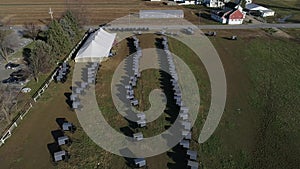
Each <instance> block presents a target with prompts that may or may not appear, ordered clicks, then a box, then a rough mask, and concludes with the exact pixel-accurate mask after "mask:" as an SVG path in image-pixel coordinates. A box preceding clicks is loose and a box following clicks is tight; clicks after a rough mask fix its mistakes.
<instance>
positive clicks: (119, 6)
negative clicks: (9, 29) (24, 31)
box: [0, 0, 178, 25]
mask: <svg viewBox="0 0 300 169" xmlns="http://www.w3.org/2000/svg"><path fill="white" fill-rule="evenodd" d="M50 7H51V8H52V11H53V12H54V17H55V18H59V17H60V16H61V14H62V13H63V12H64V11H65V10H66V9H67V8H69V9H73V10H76V11H78V12H79V13H80V14H81V15H84V16H85V18H86V21H87V22H88V23H87V24H92V25H97V24H102V23H106V22H109V21H112V20H114V19H116V18H119V17H122V16H126V15H128V14H129V13H133V12H138V11H139V10H140V9H149V8H151V9H161V8H162V7H164V9H166V8H173V9H174V8H178V7H170V6H165V5H163V4H162V3H149V2H144V1H142V0H126V1H122V0H113V1H110V0H84V1H83V0H81V1H80V0H77V1H75V0H65V1H62V0H52V1H46V0H14V1H10V0H2V1H1V2H0V20H2V22H4V23H7V24H15V25H16V24H17V25H22V24H24V23H25V22H34V23H37V24H45V23H47V22H49V21H50V15H49V14H48V12H49V8H50Z"/></svg>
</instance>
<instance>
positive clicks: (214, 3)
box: [203, 0, 230, 8]
mask: <svg viewBox="0 0 300 169" xmlns="http://www.w3.org/2000/svg"><path fill="white" fill-rule="evenodd" d="M229 1H230V0H203V4H205V5H206V6H207V7H211V8H221V7H223V6H224V5H225V3H227V2H229Z"/></svg>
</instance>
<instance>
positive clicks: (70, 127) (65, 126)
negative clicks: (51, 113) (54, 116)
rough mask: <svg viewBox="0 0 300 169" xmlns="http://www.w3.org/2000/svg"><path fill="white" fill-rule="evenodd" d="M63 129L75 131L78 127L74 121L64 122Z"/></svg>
mask: <svg viewBox="0 0 300 169" xmlns="http://www.w3.org/2000/svg"><path fill="white" fill-rule="evenodd" d="M62 129H63V131H71V132H74V131H75V130H76V127H75V126H74V125H73V124H72V123H69V122H65V123H63V124H62Z"/></svg>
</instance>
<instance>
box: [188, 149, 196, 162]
mask: <svg viewBox="0 0 300 169" xmlns="http://www.w3.org/2000/svg"><path fill="white" fill-rule="evenodd" d="M186 154H187V155H188V156H189V157H190V160H197V151H193V150H187V152H186Z"/></svg>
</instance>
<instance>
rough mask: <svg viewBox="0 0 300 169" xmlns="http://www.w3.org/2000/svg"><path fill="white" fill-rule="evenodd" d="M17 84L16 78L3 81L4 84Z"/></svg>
mask: <svg viewBox="0 0 300 169" xmlns="http://www.w3.org/2000/svg"><path fill="white" fill-rule="evenodd" d="M16 82H17V79H16V78H14V77H9V78H7V79H5V80H2V83H5V84H6V83H16Z"/></svg>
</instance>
